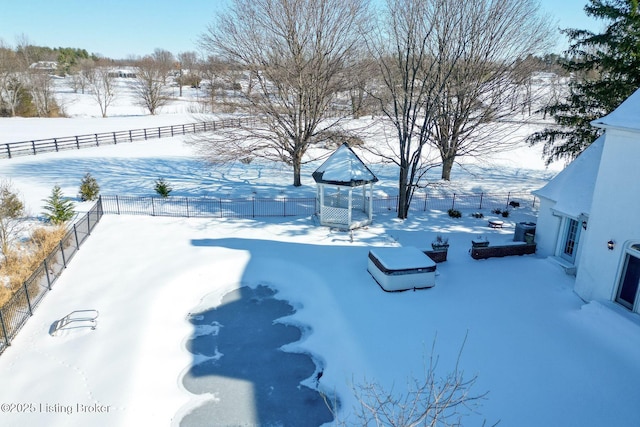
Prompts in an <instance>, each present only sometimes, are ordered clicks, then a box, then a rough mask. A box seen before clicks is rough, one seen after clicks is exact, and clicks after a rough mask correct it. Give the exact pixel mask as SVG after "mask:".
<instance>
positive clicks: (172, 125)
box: [171, 125, 173, 136]
mask: <svg viewBox="0 0 640 427" xmlns="http://www.w3.org/2000/svg"><path fill="white" fill-rule="evenodd" d="M171 136H173V125H171Z"/></svg>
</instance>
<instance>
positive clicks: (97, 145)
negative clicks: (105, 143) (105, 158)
mask: <svg viewBox="0 0 640 427" xmlns="http://www.w3.org/2000/svg"><path fill="white" fill-rule="evenodd" d="M94 135H95V136H96V147H99V146H100V141H98V134H97V133H96V134H94Z"/></svg>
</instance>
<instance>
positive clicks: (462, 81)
mask: <svg viewBox="0 0 640 427" xmlns="http://www.w3.org/2000/svg"><path fill="white" fill-rule="evenodd" d="M536 11H537V9H536V7H535V4H534V2H533V0H504V1H491V0H478V1H472V2H461V1H458V0H387V4H386V12H385V13H386V15H385V18H384V19H383V20H382V21H381V22H380V25H379V27H378V30H377V31H376V32H371V34H374V35H376V36H377V37H376V38H374V37H369V46H370V48H371V51H372V54H373V56H374V57H375V58H376V59H377V62H378V66H379V69H380V71H379V73H380V79H381V82H382V86H383V87H384V89H385V90H384V91H380V92H378V93H374V95H375V96H377V98H378V100H379V102H380V105H381V108H382V111H383V114H384V115H385V116H386V117H387V118H388V119H389V120H390V121H391V123H392V124H393V126H394V127H395V131H396V135H397V141H398V143H397V147H394V149H393V150H392V153H391V154H390V155H389V154H387V155H384V154H383V156H385V158H387V159H388V160H389V161H393V162H394V163H396V164H397V165H398V167H399V176H398V192H399V208H398V217H399V218H406V217H407V215H408V212H409V206H410V204H411V200H412V197H413V194H414V192H415V190H416V189H418V188H420V187H422V186H425V185H427V184H428V183H425V176H426V173H427V171H429V170H430V169H432V168H433V167H435V166H436V165H441V166H442V177H443V178H444V179H449V177H450V170H451V166H452V165H453V162H454V160H455V158H456V156H459V155H481V154H486V153H488V152H494V151H495V150H496V149H499V148H501V147H503V145H501V143H504V140H505V139H501V138H500V136H498V135H497V133H498V132H497V130H496V128H495V127H494V128H493V129H490V128H489V126H488V124H492V125H495V123H497V120H498V119H500V118H503V117H504V116H505V115H506V114H508V113H509V111H508V109H507V108H506V105H508V104H509V97H508V96H504V94H505V92H507V93H508V91H510V90H520V87H519V86H518V83H520V81H518V80H516V79H515V78H514V76H517V75H518V70H517V69H516V68H517V67H515V63H516V62H517V60H518V59H522V58H523V57H526V55H527V54H528V53H530V52H531V51H532V50H533V49H535V48H537V47H539V46H540V43H541V42H542V41H544V40H545V39H546V38H547V37H548V36H547V34H549V33H550V32H549V31H548V28H547V27H546V26H545V25H544V21H542V20H541V19H540V18H539V17H538V15H537V14H536V13H535V12H536ZM537 32H540V33H541V34H538V33H537ZM502 137H504V134H503V135H502ZM432 149H435V150H437V151H438V153H439V160H436V158H435V157H434V155H433V153H432Z"/></svg>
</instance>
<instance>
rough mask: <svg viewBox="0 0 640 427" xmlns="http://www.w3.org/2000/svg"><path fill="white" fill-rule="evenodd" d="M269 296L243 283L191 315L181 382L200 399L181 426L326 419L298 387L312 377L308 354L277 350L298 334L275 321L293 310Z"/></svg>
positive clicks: (314, 398)
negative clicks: (189, 358)
mask: <svg viewBox="0 0 640 427" xmlns="http://www.w3.org/2000/svg"><path fill="white" fill-rule="evenodd" d="M274 295H275V292H274V291H273V290H272V289H270V288H269V287H266V286H262V285H261V286H258V287H257V288H255V289H253V288H249V287H242V288H240V289H237V290H235V291H232V292H230V293H228V294H226V295H225V296H224V297H223V299H222V303H221V304H220V305H219V306H218V307H215V308H211V309H208V310H206V311H203V312H200V313H194V314H192V315H191V316H190V318H189V320H190V321H191V323H193V325H194V333H193V336H192V337H190V338H189V340H188V341H187V349H188V350H189V351H190V352H191V353H192V354H193V362H192V364H191V366H190V367H189V368H188V369H187V371H186V372H185V373H184V375H183V377H182V383H183V385H184V386H185V388H186V389H187V390H188V391H190V392H191V393H194V394H200V395H204V396H203V402H202V404H200V405H199V406H197V407H196V408H194V409H193V410H191V411H190V412H189V413H187V414H186V415H185V416H184V417H183V418H182V420H181V422H180V425H181V426H184V427H190V426H202V425H208V426H229V425H234V426H235V425H256V426H302V425H304V426H314V425H315V426H318V425H321V424H323V423H326V422H330V421H332V420H333V416H332V414H331V412H330V411H329V409H328V408H327V406H326V404H325V402H324V400H323V399H322V397H321V396H320V394H319V393H318V392H317V391H316V390H313V389H311V388H309V387H307V386H305V385H302V384H301V381H304V380H306V379H309V378H315V375H317V374H316V365H315V363H314V362H313V360H312V358H311V356H310V355H308V354H300V353H288V352H285V351H283V350H281V349H280V347H281V346H283V345H285V344H288V343H292V342H295V341H298V340H299V339H300V337H301V336H302V332H301V330H300V329H299V328H297V327H295V326H290V325H285V324H283V323H277V322H274V320H276V319H280V318H282V317H285V316H289V315H291V314H293V313H294V312H295V310H294V309H293V307H292V306H291V305H290V304H289V303H288V302H286V301H282V300H278V299H275V298H274Z"/></svg>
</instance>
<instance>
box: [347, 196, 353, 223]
mask: <svg viewBox="0 0 640 427" xmlns="http://www.w3.org/2000/svg"><path fill="white" fill-rule="evenodd" d="M351 209H353V188H352V187H349V211H348V213H347V227H349V229H351V215H352V213H351Z"/></svg>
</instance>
